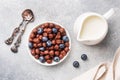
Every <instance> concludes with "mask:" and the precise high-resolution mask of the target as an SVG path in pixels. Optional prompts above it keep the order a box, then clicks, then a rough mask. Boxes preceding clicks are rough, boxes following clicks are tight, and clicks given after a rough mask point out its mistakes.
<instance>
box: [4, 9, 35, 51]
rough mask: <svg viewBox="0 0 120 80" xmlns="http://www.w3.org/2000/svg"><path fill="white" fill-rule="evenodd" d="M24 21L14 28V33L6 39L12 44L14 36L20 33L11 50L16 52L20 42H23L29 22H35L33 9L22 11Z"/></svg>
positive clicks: (7, 42) (8, 43)
mask: <svg viewBox="0 0 120 80" xmlns="http://www.w3.org/2000/svg"><path fill="white" fill-rule="evenodd" d="M22 18H23V20H22V22H21V23H20V24H19V26H18V27H16V28H15V29H14V30H13V33H12V35H11V36H10V37H9V38H8V39H7V40H5V43H6V44H7V45H11V44H12V42H13V40H14V38H15V37H16V36H17V35H18V33H19V36H18V38H17V40H16V42H15V43H14V45H13V46H12V47H11V51H12V52H14V53H17V52H18V47H19V46H20V43H21V38H22V36H23V34H24V32H25V29H26V26H27V24H28V23H30V22H33V21H34V14H33V12H32V10H30V9H26V10H24V11H23V12H22Z"/></svg>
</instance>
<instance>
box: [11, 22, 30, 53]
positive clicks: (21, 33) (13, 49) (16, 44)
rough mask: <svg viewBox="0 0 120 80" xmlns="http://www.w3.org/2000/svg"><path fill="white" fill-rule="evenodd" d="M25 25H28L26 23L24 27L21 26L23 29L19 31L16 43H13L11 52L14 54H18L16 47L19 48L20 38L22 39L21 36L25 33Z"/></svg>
mask: <svg viewBox="0 0 120 80" xmlns="http://www.w3.org/2000/svg"><path fill="white" fill-rule="evenodd" d="M27 24H28V22H26V23H25V25H23V27H22V29H21V32H20V35H19V36H18V38H17V40H16V42H15V43H14V46H13V47H11V51H12V52H14V53H17V52H18V47H19V46H20V43H21V38H22V36H23V34H24V32H25V29H26V26H27Z"/></svg>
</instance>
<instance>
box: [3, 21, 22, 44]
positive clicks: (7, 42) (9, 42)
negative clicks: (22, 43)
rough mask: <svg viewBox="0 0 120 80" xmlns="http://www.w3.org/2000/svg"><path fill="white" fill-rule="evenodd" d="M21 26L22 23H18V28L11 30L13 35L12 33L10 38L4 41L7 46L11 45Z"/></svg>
mask: <svg viewBox="0 0 120 80" xmlns="http://www.w3.org/2000/svg"><path fill="white" fill-rule="evenodd" d="M22 24H23V21H22V22H21V23H20V25H19V26H18V27H16V28H15V29H14V30H13V33H12V35H11V37H9V38H8V39H7V40H5V43H6V44H7V45H11V44H12V42H13V40H14V38H15V37H16V36H17V34H18V33H19V31H20V27H21V26H22Z"/></svg>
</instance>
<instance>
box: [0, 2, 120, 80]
mask: <svg viewBox="0 0 120 80" xmlns="http://www.w3.org/2000/svg"><path fill="white" fill-rule="evenodd" d="M112 7H118V8H120V0H9V1H8V0H0V50H1V51H0V80H71V79H72V78H74V77H76V76H78V75H80V74H82V73H84V72H85V71H87V70H89V69H90V68H92V67H94V66H95V65H97V64H98V63H100V62H102V61H111V60H112V58H113V56H114V52H115V50H116V49H117V47H119V45H120V11H119V10H117V12H116V13H115V15H114V16H112V17H111V18H110V19H109V20H108V23H109V32H108V34H107V36H106V38H105V39H104V41H103V42H102V43H100V44H98V45H96V46H85V45H82V44H80V43H79V42H77V41H76V39H75V38H74V34H73V25H74V21H75V20H76V18H77V17H78V16H79V15H80V14H82V13H84V12H87V11H93V12H97V13H100V14H104V13H105V12H106V11H108V10H109V9H110V8H112ZM26 8H30V9H32V10H33V12H34V14H35V21H34V23H31V24H29V25H28V27H27V30H26V32H25V34H24V36H23V39H22V44H21V46H20V48H19V53H18V54H13V53H12V52H11V51H10V49H9V48H10V46H7V45H5V44H4V40H5V39H7V38H8V37H9V36H10V34H11V32H12V30H13V29H14V28H15V27H16V26H18V24H19V23H20V22H21V20H22V18H21V12H22V11H23V10H24V9H26ZM44 21H56V22H58V23H60V24H61V25H63V26H65V27H66V28H67V29H68V31H69V33H70V36H71V39H72V48H71V49H72V50H71V53H70V55H69V56H68V57H67V59H66V60H65V61H64V62H62V63H61V64H59V65H57V66H53V67H45V66H41V65H39V64H37V63H36V62H34V61H33V60H32V59H31V57H30V56H29V54H28V51H27V44H26V43H27V38H28V35H29V33H30V31H31V30H32V28H34V27H35V26H37V25H39V24H40V23H42V22H44ZM83 53H86V54H87V55H88V58H89V59H88V61H85V62H84V61H82V60H81V59H80V56H81V54H83ZM75 60H78V61H79V62H80V68H78V69H75V68H74V67H73V66H72V63H73V61H75Z"/></svg>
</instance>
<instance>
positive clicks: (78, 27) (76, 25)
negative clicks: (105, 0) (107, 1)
mask: <svg viewBox="0 0 120 80" xmlns="http://www.w3.org/2000/svg"><path fill="white" fill-rule="evenodd" d="M114 12H115V10H114V9H113V8H111V9H110V10H109V11H108V12H106V13H105V14H104V15H100V14H98V13H94V12H87V13H84V14H82V15H80V16H79V17H78V18H77V20H76V21H75V23H74V34H75V37H76V38H77V41H79V42H81V43H83V44H86V45H96V44H98V43H100V42H101V41H102V40H103V39H104V38H105V36H106V34H107V32H108V23H107V19H109V17H111V16H112V15H113V14H114ZM90 16H97V17H99V18H100V19H102V20H103V21H104V23H105V24H104V27H102V28H104V32H103V34H101V35H100V36H98V37H97V38H95V39H81V38H80V37H79V36H80V35H81V30H82V27H83V23H84V22H85V20H86V19H87V18H88V17H90ZM98 25H99V24H98Z"/></svg>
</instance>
